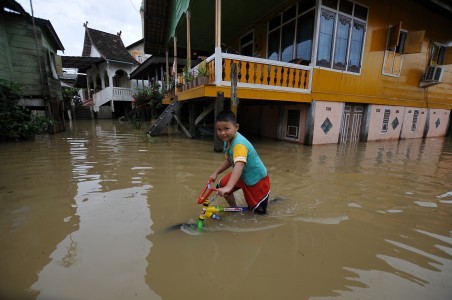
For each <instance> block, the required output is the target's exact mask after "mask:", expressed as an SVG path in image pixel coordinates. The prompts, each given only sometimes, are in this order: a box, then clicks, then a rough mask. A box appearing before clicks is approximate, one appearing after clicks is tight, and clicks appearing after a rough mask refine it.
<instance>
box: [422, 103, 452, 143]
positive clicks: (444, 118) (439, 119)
mask: <svg viewBox="0 0 452 300" xmlns="http://www.w3.org/2000/svg"><path fill="white" fill-rule="evenodd" d="M428 113H429V128H428V132H427V135H426V137H436V136H444V135H445V134H446V131H447V127H448V126H449V115H450V110H446V109H430V110H429V112H428Z"/></svg>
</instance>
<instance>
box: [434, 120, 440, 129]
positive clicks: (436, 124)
mask: <svg viewBox="0 0 452 300" xmlns="http://www.w3.org/2000/svg"><path fill="white" fill-rule="evenodd" d="M440 124H441V121H440V120H439V118H438V120H436V122H435V126H436V128H438V127H439V125H440Z"/></svg>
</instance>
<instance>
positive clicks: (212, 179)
mask: <svg viewBox="0 0 452 300" xmlns="http://www.w3.org/2000/svg"><path fill="white" fill-rule="evenodd" d="M217 177H218V174H217V173H213V174H212V175H210V176H209V180H211V181H212V182H215V180H217Z"/></svg>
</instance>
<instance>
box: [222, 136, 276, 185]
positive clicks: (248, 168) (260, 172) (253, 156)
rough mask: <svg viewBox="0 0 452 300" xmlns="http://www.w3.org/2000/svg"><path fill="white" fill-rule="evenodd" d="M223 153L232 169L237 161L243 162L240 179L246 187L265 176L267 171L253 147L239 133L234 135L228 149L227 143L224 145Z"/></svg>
mask: <svg viewBox="0 0 452 300" xmlns="http://www.w3.org/2000/svg"><path fill="white" fill-rule="evenodd" d="M224 152H225V154H226V158H227V159H228V160H229V162H230V163H231V166H233V167H234V164H235V162H237V161H243V162H245V167H244V168H243V172H242V176H240V178H241V179H242V180H243V182H244V183H245V184H246V185H249V186H252V185H255V184H256V183H258V182H259V180H261V179H262V178H264V177H265V176H267V169H266V168H265V166H264V163H263V162H262V161H261V159H260V157H259V155H258V154H257V152H256V150H255V149H254V147H253V145H252V144H251V143H250V142H249V141H248V140H247V139H246V138H245V137H244V136H243V135H241V134H240V133H239V132H237V133H236V135H235V137H234V140H233V141H232V143H231V146H230V147H229V148H228V143H227V142H225V143H224Z"/></svg>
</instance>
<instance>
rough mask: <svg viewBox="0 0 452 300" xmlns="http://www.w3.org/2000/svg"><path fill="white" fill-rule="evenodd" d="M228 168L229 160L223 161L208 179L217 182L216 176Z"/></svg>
mask: <svg viewBox="0 0 452 300" xmlns="http://www.w3.org/2000/svg"><path fill="white" fill-rule="evenodd" d="M230 166H231V163H230V162H229V160H227V159H225V160H224V162H223V163H222V164H221V166H219V167H218V169H216V170H215V172H213V174H212V175H210V176H209V178H210V179H212V180H213V181H215V180H217V177H218V174H221V173H223V172H224V171H225V170H227V169H228V168H229V167H230Z"/></svg>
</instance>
